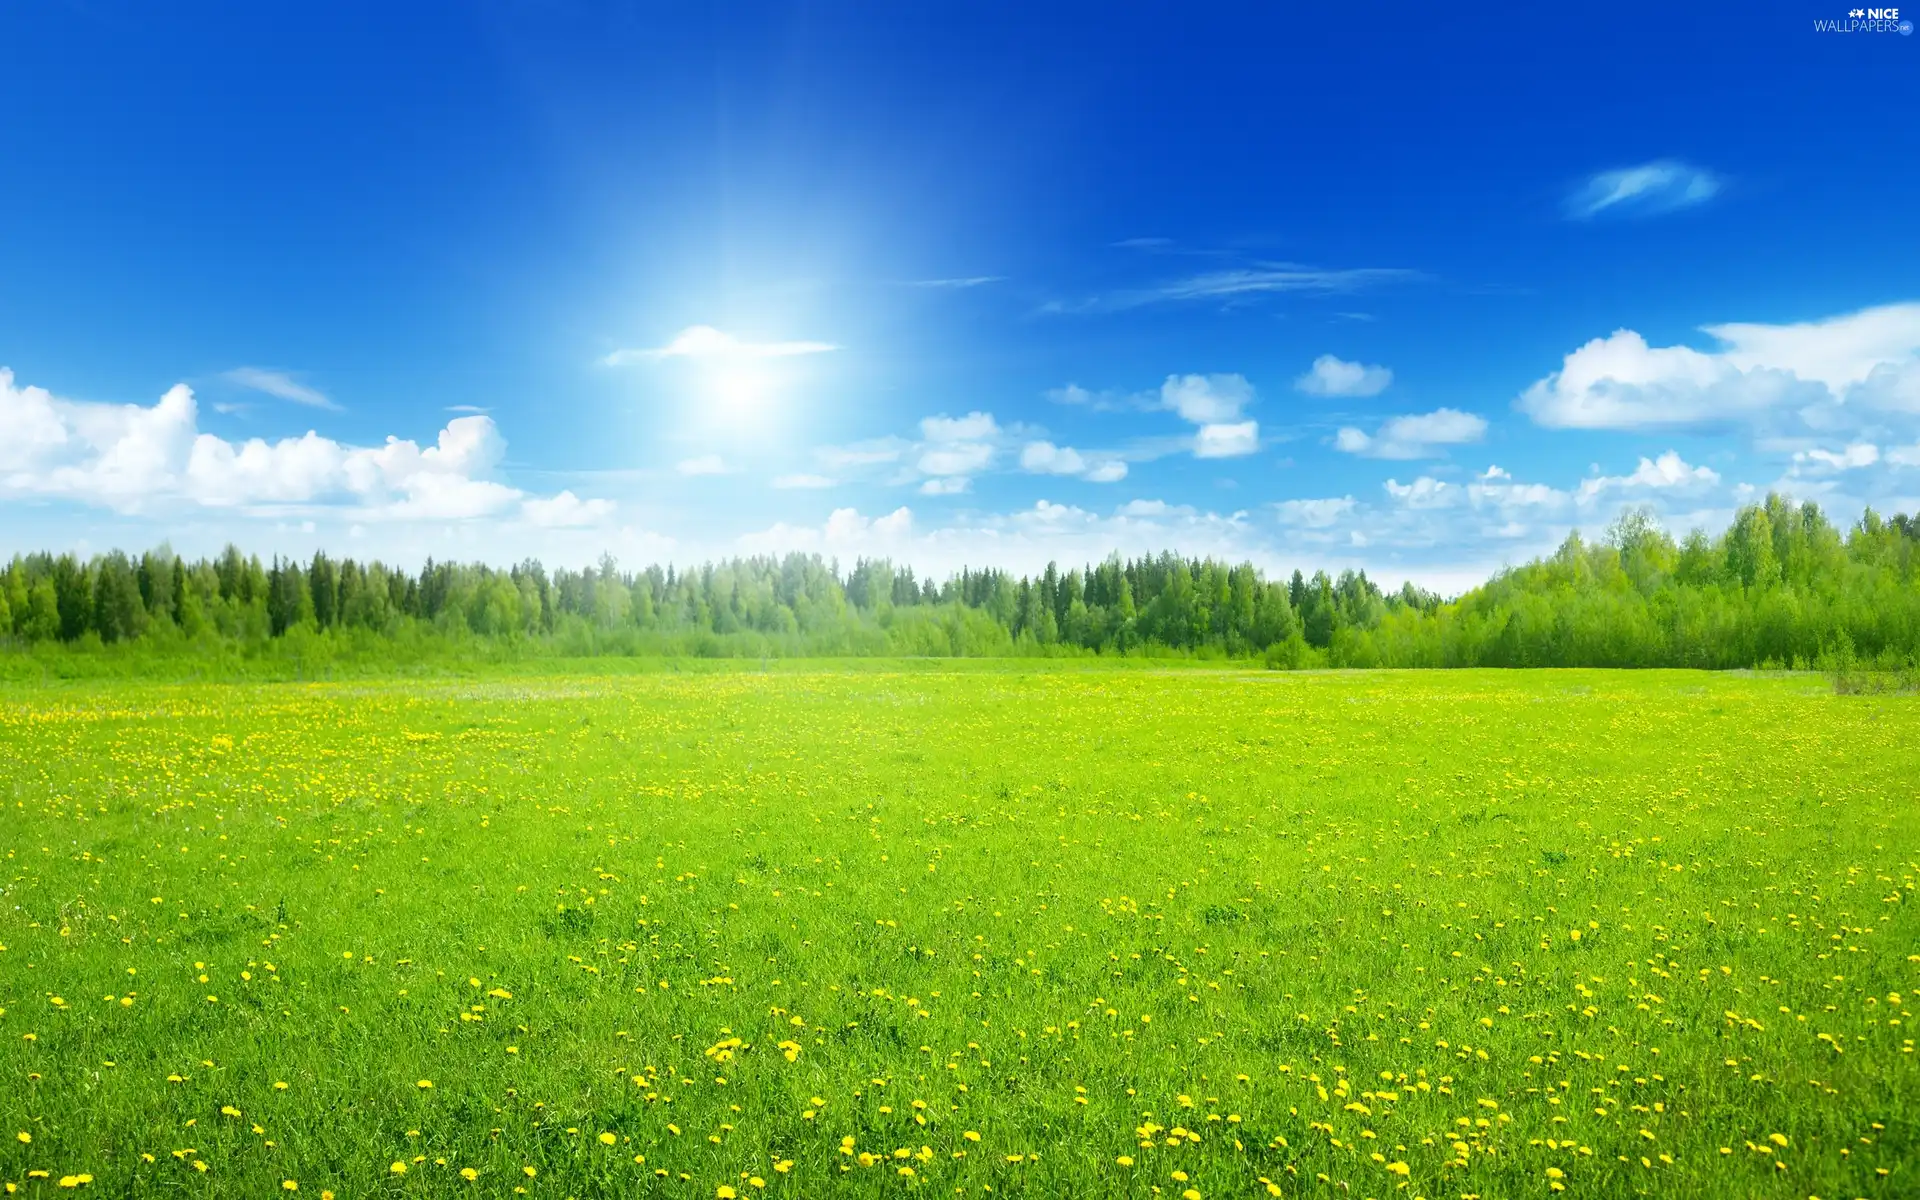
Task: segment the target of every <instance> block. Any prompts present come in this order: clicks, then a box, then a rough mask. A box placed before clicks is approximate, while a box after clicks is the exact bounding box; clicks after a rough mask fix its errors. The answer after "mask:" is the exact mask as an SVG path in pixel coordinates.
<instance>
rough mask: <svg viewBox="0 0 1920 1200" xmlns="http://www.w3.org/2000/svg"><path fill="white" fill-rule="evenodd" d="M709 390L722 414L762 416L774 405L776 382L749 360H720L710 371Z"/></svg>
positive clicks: (717, 409) (712, 399) (710, 397)
mask: <svg viewBox="0 0 1920 1200" xmlns="http://www.w3.org/2000/svg"><path fill="white" fill-rule="evenodd" d="M706 393H707V397H708V401H709V402H710V403H711V404H713V406H714V408H715V409H716V411H717V413H718V415H721V416H724V417H735V418H737V417H751V416H759V415H762V414H764V413H765V412H766V411H767V410H768V409H769V408H770V407H771V406H772V404H773V400H774V381H773V380H772V379H770V378H769V377H768V375H767V373H766V372H765V371H764V370H762V369H760V368H758V367H755V366H751V365H749V364H746V363H738V362H732V363H716V364H715V365H714V366H713V367H712V368H710V369H709V371H708V375H707V387H706Z"/></svg>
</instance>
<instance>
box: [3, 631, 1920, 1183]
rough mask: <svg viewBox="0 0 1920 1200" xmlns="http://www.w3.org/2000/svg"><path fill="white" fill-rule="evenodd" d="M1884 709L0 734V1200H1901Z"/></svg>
mask: <svg viewBox="0 0 1920 1200" xmlns="http://www.w3.org/2000/svg"><path fill="white" fill-rule="evenodd" d="M1917 800H1920V701H1917V700H1915V699H1914V698H1912V697H1906V698H1901V697H1872V696H1868V697H1854V696H1846V697H1838V696H1835V695H1833V694H1831V690H1830V689H1828V688H1827V687H1825V686H1824V685H1823V683H1822V682H1821V681H1819V680H1816V679H1813V678H1810V677H1804V676H1802V677H1777V678H1750V677H1734V676H1724V675H1723V676H1713V675H1697V674H1686V673H1642V674H1628V673H1607V672H1551V673H1478V672H1462V673H1442V672H1433V673H1425V674H1379V675H1374V674H1354V675H1346V674H1341V675H1283V674H1272V673H1253V672H1245V673H1228V672H1219V673H1213V672H1198V671H1181V672H1153V671H1138V670H1136V671H1103V670H1094V669H1069V670H1052V671H1049V670H1039V669H1032V668H1022V667H1010V666H1005V665H1002V666H999V667H975V668H972V669H958V668H956V669H950V670H948V669H941V670H928V669H912V670H906V669H902V670H898V671H891V672H890V671H885V670H878V671H871V670H870V671H865V672H859V673H854V672H839V671H822V670H810V669H804V668H803V669H794V668H789V669H787V670H785V671H781V670H776V671H774V672H772V673H760V672H745V671H742V672H732V673H728V672H722V673H710V674H704V675H684V674H677V673H661V674H652V675H638V676H629V677H625V678H618V679H614V678H589V677H566V678H544V679H515V680H508V681H495V682H466V683H461V682H444V683H436V682H418V681H416V682H410V683H404V684H402V683H394V684H382V683H352V684H325V685H306V686H297V685H279V686H239V685H233V686H219V685H202V686H194V687H164V686H153V685H129V684H119V685H113V686H106V685H83V686H68V687H48V688H35V687H19V688H14V689H12V690H8V691H4V692H0V853H3V854H4V856H5V861H4V869H3V871H0V1135H3V1136H4V1141H3V1142H0V1178H3V1179H4V1180H6V1190H7V1192H8V1193H13V1192H15V1191H16V1189H17V1190H18V1191H19V1192H20V1193H21V1194H28V1195H31V1194H40V1193H49V1194H50V1193H54V1192H56V1191H57V1190H58V1189H59V1188H60V1187H61V1186H62V1185H65V1186H69V1187H74V1186H78V1187H91V1188H93V1189H95V1190H96V1191H103V1192H106V1193H110V1194H113V1195H149V1194H161V1193H167V1194H174V1193H179V1194H186V1195H194V1196H221V1197H239V1196H248V1197H261V1196H266V1195H270V1194H277V1193H278V1192H280V1191H281V1190H282V1189H285V1190H289V1191H292V1190H298V1191H299V1192H301V1193H308V1194H312V1195H315V1196H326V1195H328V1194H332V1195H334V1196H337V1197H341V1198H343V1200H344V1198H346V1197H362V1196H374V1195H396V1196H397V1195H429V1194H431V1195H476V1196H480V1195H485V1196H499V1195H513V1194H515V1193H518V1192H524V1193H525V1194H528V1195H534V1196H553V1197H565V1196H573V1197H587V1196H609V1195H663V1196H686V1197H715V1196H721V1197H725V1196H730V1195H735V1194H737V1195H739V1196H741V1197H747V1196H757V1195H771V1196H789V1197H792V1196H825V1195H840V1194H850V1195H879V1194H898V1195H905V1194H909V1193H915V1192H918V1193H923V1194H925V1195H928V1196H933V1195H966V1196H984V1195H989V1194H991V1195H1009V1194H1012V1195H1033V1196H1049V1197H1051V1196H1137V1197H1148V1196H1153V1195H1162V1196H1167V1197H1176V1196H1185V1197H1187V1198H1188V1200H1192V1198H1193V1197H1195V1196H1196V1195H1197V1196H1200V1197H1205V1198H1208V1200H1211V1198H1212V1197H1226V1196H1258V1195H1266V1194H1273V1195H1288V1196H1291V1195H1303V1196H1304V1195H1311V1196H1328V1197H1342V1198H1357V1197H1375V1198H1380V1200H1384V1198H1386V1197H1393V1196H1407V1197H1413V1196H1422V1197H1449V1198H1452V1197H1469V1198H1470V1197H1476V1196H1478V1197H1485V1198H1487V1200H1493V1198H1496V1197H1519V1196H1548V1195H1551V1194H1554V1193H1556V1192H1561V1191H1564V1192H1565V1193H1566V1194H1568V1195H1573V1196H1628V1195H1649V1196H1669V1197H1677V1196H1689V1197H1692V1196H1726V1197H1807V1196H1818V1197H1822V1198H1827V1200H1831V1198H1834V1197H1851V1196H1870V1197H1894V1196H1903V1195H1904V1196H1911V1195H1915V1194H1920V1130H1916V1118H1917V1117H1920V1069H1916V1060H1915V1054H1914V1036H1915V1030H1914V1027H1913V1024H1912V1021H1913V1016H1912V1009H1913V1008H1914V1007H1916V1005H1915V1003H1914V998H1913V993H1914V992H1915V991H1916V989H1920V920H1916V917H1915V905H1914V886H1915V883H1916V878H1917V877H1920V865H1917V864H1920V806H1917V805H1916V801H1917Z"/></svg>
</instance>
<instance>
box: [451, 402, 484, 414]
mask: <svg viewBox="0 0 1920 1200" xmlns="http://www.w3.org/2000/svg"><path fill="white" fill-rule="evenodd" d="M446 411H448V412H450V413H490V412H492V411H493V410H492V409H490V408H484V407H482V406H480V405H478V404H449V405H447V408H446Z"/></svg>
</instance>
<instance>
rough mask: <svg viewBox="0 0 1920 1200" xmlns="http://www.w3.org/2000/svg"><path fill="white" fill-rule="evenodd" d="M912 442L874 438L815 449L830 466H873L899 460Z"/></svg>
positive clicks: (889, 438)
mask: <svg viewBox="0 0 1920 1200" xmlns="http://www.w3.org/2000/svg"><path fill="white" fill-rule="evenodd" d="M911 445H912V443H910V442H907V441H906V440H904V439H902V438H896V437H885V438H873V439H870V440H868V441H864V442H853V443H851V444H849V445H845V446H822V447H820V448H819V449H818V450H815V451H814V454H815V455H816V456H818V457H819V459H820V461H821V462H823V463H825V464H827V465H828V466H829V467H834V468H846V467H871V466H877V465H879V464H881V463H890V462H899V461H900V457H901V455H903V454H905V453H906V452H907V450H908V449H909V448H910V447H911Z"/></svg>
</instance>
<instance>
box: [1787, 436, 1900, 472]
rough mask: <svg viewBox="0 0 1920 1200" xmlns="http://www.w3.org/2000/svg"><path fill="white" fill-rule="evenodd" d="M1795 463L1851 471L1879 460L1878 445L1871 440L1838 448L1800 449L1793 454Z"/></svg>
mask: <svg viewBox="0 0 1920 1200" xmlns="http://www.w3.org/2000/svg"><path fill="white" fill-rule="evenodd" d="M1793 461H1794V463H1795V464H1797V465H1804V464H1812V465H1813V466H1815V467H1825V468H1827V469H1828V470H1832V471H1852V470H1856V469H1858V468H1860V467H1870V466H1872V465H1873V464H1875V463H1877V462H1879V461H1880V447H1878V446H1876V445H1874V444H1873V443H1872V442H1855V443H1854V444H1853V445H1851V446H1847V447H1845V448H1843V449H1840V450H1820V449H1814V450H1802V451H1800V452H1799V453H1797V454H1795V455H1794V456H1793Z"/></svg>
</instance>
